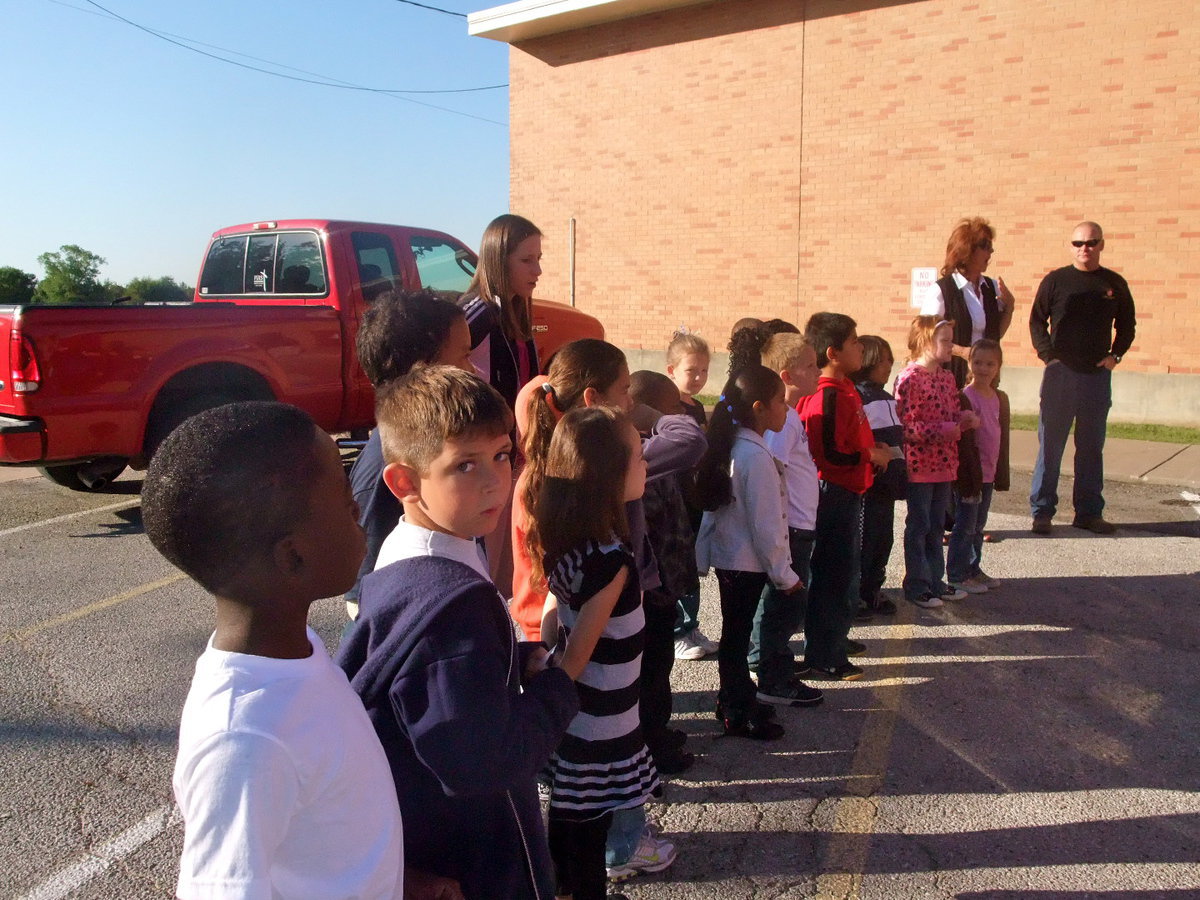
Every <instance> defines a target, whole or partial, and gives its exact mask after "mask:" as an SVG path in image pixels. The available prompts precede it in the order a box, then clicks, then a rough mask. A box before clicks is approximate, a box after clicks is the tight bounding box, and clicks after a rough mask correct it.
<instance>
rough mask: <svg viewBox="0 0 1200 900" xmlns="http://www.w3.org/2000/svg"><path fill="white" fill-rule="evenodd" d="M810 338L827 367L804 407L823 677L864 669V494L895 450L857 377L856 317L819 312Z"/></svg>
mask: <svg viewBox="0 0 1200 900" xmlns="http://www.w3.org/2000/svg"><path fill="white" fill-rule="evenodd" d="M804 339H805V340H806V341H807V342H808V343H809V344H811V345H812V348H813V349H814V350H816V352H817V365H818V366H820V367H821V377H820V379H819V380H818V381H817V390H816V392H815V393H813V394H811V395H809V396H808V397H806V398H805V399H804V400H803V401H802V402H801V404H800V407H799V413H800V418H801V420H802V421H803V422H804V427H805V429H806V430H807V432H808V444H809V447H810V448H811V450H812V455H813V459H814V460H816V463H817V472H818V474H819V475H820V476H821V488H820V491H821V495H820V499H819V500H818V502H817V528H816V538H815V540H814V542H813V555H812V581H811V583H810V585H809V590H808V613H807V616H806V619H805V625H804V638H805V646H804V662H805V664H806V665H807V666H808V672H809V674H811V675H813V676H815V677H820V678H827V679H830V680H833V681H853V680H856V679H858V678H862V674H863V670H862V669H860V668H859V667H858V666H856V665H853V664H852V663H851V662H850V660H849V659H848V658H847V650H848V649H853V650H854V651H856V652H857V651H858V649H859V648H858V647H856V646H854V645H847V643H846V642H847V639H848V635H849V633H850V625H851V623H852V622H853V620H854V614H855V612H856V610H857V609H858V584H859V577H860V573H859V566H860V553H861V549H862V525H861V522H862V495H863V494H864V493H865V492H866V490H867V488H869V487H870V486H871V482H872V480H873V478H874V467H875V466H878V467H880V468H882V467H883V466H886V465H887V463H888V460H889V458H890V456H889V454H888V452H887V451H886V450H883V449H881V448H879V447H877V446H875V438H874V436H873V435H872V434H871V426H870V424H869V423H868V422H867V417H866V414H865V413H864V412H863V405H862V400H861V399H860V398H859V396H858V391H857V390H855V387H854V383H853V382H852V381H851V380H850V375H851V374H853V373H854V372H857V371H858V370H859V369H861V368H862V356H863V348H862V344H861V343H860V342H859V340H858V331H857V325H856V323H855V321H854V320H853V319H852V318H850V317H849V316H846V315H842V314H841V313H831V312H820V313H816V314H815V315H813V316H812V317H811V318H809V320H808V323H807V324H806V325H805V326H804ZM864 649H865V648H864Z"/></svg>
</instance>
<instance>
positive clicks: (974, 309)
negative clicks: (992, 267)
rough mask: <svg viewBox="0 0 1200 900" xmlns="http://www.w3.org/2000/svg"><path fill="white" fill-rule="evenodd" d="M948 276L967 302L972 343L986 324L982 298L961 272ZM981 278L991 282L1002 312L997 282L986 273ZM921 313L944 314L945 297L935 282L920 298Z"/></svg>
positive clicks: (1001, 301) (1002, 307) (978, 337)
mask: <svg viewBox="0 0 1200 900" xmlns="http://www.w3.org/2000/svg"><path fill="white" fill-rule="evenodd" d="M950 277H952V278H953V279H954V283H955V284H957V285H958V288H959V290H961V291H962V294H963V300H965V301H966V303H967V312H968V313H970V314H971V343H972V344H974V343H975V342H976V341H977V340H979V339H980V338H982V337H983V329H984V327H985V326H986V325H987V316H986V314H985V313H984V311H983V298H981V297H980V296H979V295H978V294H976V293H975V285H973V284H971V282H969V281H967V279H966V278H964V277H963V276H962V273H961V272H955V273H954V274H953V275H951V276H950ZM983 278H984V279H986V280H988V281H991V282H992V290H994V291H995V292H996V308H997V309H999V310H1000V312H1004V301H1003V300H1001V299H1000V285H999V283H998V282H997V281H996V279H994V278H988V276H986V275H984V276H983ZM921 315H923V316H939V317H940V316H944V315H946V298H945V297H943V296H942V289H941V288H940V287H939V286H938V285H937V283H936V282H934V283H933V284H931V285H930V286H929V287H928V288H926V292H925V296H924V297H923V298H922V299H921Z"/></svg>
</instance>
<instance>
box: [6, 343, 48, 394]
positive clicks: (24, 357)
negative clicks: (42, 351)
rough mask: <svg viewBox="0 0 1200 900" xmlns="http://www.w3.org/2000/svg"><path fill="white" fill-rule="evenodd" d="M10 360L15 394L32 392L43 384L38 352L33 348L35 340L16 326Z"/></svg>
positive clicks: (9, 354)
mask: <svg viewBox="0 0 1200 900" xmlns="http://www.w3.org/2000/svg"><path fill="white" fill-rule="evenodd" d="M8 361H9V363H10V365H9V369H10V371H11V373H12V390H13V393H14V394H32V393H33V392H34V391H36V390H37V389H38V388H39V387H40V386H41V382H42V373H41V372H39V371H38V361H37V354H36V353H35V352H34V350H33V341H31V340H30V339H29V338H27V337H25V336H24V335H23V334H21V332H20V331H19V330H18V329H16V328H13V330H12V341H11V342H10V346H9V348H8Z"/></svg>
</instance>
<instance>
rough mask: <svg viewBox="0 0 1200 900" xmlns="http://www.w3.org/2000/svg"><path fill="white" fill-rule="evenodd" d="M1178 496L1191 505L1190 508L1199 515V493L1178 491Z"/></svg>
mask: <svg viewBox="0 0 1200 900" xmlns="http://www.w3.org/2000/svg"><path fill="white" fill-rule="evenodd" d="M1179 496H1180V497H1182V498H1183V499H1184V500H1186V501H1187V502H1188V503H1190V504H1191V505H1192V510H1193V511H1194V512H1195V513H1196V515H1198V516H1200V494H1195V493H1192V492H1191V491H1180V492H1179Z"/></svg>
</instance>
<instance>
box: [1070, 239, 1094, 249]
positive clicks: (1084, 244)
mask: <svg viewBox="0 0 1200 900" xmlns="http://www.w3.org/2000/svg"><path fill="white" fill-rule="evenodd" d="M1071 246H1072V247H1099V246H1100V239H1099V238H1092V239H1091V240H1090V241H1071Z"/></svg>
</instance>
